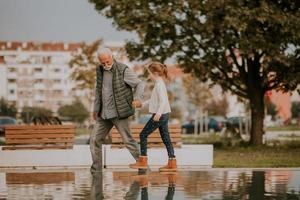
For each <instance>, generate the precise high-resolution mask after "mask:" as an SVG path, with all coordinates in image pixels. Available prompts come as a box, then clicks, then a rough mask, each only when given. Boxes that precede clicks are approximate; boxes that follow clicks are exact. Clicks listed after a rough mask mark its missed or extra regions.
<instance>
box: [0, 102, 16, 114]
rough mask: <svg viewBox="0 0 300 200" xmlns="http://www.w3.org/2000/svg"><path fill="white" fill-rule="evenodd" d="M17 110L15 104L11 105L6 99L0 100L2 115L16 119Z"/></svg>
mask: <svg viewBox="0 0 300 200" xmlns="http://www.w3.org/2000/svg"><path fill="white" fill-rule="evenodd" d="M17 112H18V111H17V108H16V106H15V105H14V104H9V103H8V102H7V101H6V100H5V99H4V98H1V99H0V115H2V116H9V117H14V118H15V117H16V115H17Z"/></svg>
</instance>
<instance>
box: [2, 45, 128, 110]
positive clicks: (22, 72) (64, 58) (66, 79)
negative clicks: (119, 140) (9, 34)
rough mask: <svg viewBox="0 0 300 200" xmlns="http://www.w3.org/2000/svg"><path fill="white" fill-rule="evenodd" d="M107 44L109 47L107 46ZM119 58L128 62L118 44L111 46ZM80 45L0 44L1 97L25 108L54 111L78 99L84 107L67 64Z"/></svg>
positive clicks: (82, 97)
mask: <svg viewBox="0 0 300 200" xmlns="http://www.w3.org/2000/svg"><path fill="white" fill-rule="evenodd" d="M108 45H109V44H108ZM110 46H111V47H110V48H111V49H112V50H113V52H117V57H118V59H121V61H123V62H125V63H127V64H128V63H129V61H128V59H127V57H126V54H125V53H124V51H122V49H123V48H121V47H120V44H110ZM75 51H80V43H62V42H59V43H51V42H43V43H38V42H7V41H0V97H4V98H5V99H7V100H8V101H9V102H11V103H14V104H15V105H16V106H17V108H18V109H19V111H21V110H22V108H23V107H24V106H39V107H44V108H47V109H51V110H52V111H54V112H56V111H57V110H58V108H59V107H60V106H61V105H65V104H70V103H72V101H73V100H74V97H80V98H81V100H83V103H84V104H85V106H86V107H87V108H88V109H90V108H91V105H88V104H89V103H88V102H87V101H85V96H86V95H85V94H86V91H84V90H79V89H77V88H76V84H75V82H74V81H73V80H72V79H71V78H70V75H71V69H70V67H69V65H68V63H69V61H70V59H71V58H72V53H73V52H75Z"/></svg>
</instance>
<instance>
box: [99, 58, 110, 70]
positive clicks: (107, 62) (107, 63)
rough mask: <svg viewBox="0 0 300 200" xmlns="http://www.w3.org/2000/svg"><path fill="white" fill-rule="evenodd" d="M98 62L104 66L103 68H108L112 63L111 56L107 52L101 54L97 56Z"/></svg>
mask: <svg viewBox="0 0 300 200" xmlns="http://www.w3.org/2000/svg"><path fill="white" fill-rule="evenodd" d="M98 59H99V61H100V64H101V65H102V66H103V67H104V69H110V68H111V66H112V64H113V58H112V56H111V55H109V54H101V55H100V56H99V58H98Z"/></svg>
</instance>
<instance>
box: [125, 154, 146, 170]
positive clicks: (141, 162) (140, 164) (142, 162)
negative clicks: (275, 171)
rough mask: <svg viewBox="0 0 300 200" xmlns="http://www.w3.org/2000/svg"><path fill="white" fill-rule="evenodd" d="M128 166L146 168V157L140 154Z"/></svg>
mask: <svg viewBox="0 0 300 200" xmlns="http://www.w3.org/2000/svg"><path fill="white" fill-rule="evenodd" d="M129 167H130V168H133V169H147V168H148V157H147V156H140V157H139V158H138V160H137V162H136V163H133V164H130V165H129Z"/></svg>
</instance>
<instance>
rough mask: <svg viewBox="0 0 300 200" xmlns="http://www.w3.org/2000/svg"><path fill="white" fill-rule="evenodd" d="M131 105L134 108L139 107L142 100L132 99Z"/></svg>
mask: <svg viewBox="0 0 300 200" xmlns="http://www.w3.org/2000/svg"><path fill="white" fill-rule="evenodd" d="M132 106H133V107H134V108H141V107H142V102H141V101H139V100H134V101H133V102H132Z"/></svg>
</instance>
